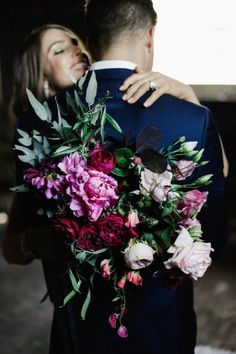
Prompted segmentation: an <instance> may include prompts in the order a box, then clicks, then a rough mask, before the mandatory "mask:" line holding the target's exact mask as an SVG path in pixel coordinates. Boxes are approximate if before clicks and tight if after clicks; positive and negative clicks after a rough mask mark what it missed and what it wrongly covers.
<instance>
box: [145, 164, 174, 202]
mask: <svg viewBox="0 0 236 354" xmlns="http://www.w3.org/2000/svg"><path fill="white" fill-rule="evenodd" d="M171 180H172V173H171V172H169V171H165V172H163V173H161V174H159V173H154V172H152V171H150V170H148V169H147V168H145V169H144V171H142V172H141V183H140V190H141V192H142V193H143V194H144V195H145V194H151V196H152V198H153V199H154V200H155V201H156V202H158V203H162V202H164V201H165V200H166V198H167V194H168V192H169V190H170V187H171Z"/></svg>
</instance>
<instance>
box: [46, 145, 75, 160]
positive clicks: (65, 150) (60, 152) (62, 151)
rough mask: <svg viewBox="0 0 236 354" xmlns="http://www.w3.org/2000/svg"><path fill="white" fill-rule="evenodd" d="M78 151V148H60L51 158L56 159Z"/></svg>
mask: <svg viewBox="0 0 236 354" xmlns="http://www.w3.org/2000/svg"><path fill="white" fill-rule="evenodd" d="M78 150H79V146H74V147H70V146H61V147H60V148H58V149H57V150H56V151H55V152H54V153H53V154H52V157H58V156H63V155H67V154H72V153H73V152H75V151H78Z"/></svg>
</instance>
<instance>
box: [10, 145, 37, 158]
mask: <svg viewBox="0 0 236 354" xmlns="http://www.w3.org/2000/svg"><path fill="white" fill-rule="evenodd" d="M15 150H19V151H22V152H23V153H24V154H25V155H28V156H30V157H31V158H35V153H34V151H32V150H31V149H28V148H27V147H24V146H21V145H15Z"/></svg>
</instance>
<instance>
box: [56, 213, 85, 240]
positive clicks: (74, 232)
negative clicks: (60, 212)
mask: <svg viewBox="0 0 236 354" xmlns="http://www.w3.org/2000/svg"><path fill="white" fill-rule="evenodd" d="M52 222H53V225H54V227H55V229H56V230H58V231H60V232H61V233H63V234H65V235H67V236H68V235H69V236H71V237H73V238H77V237H78V236H79V232H80V228H79V224H78V222H77V221H75V220H73V219H68V218H61V219H57V220H53V221H52Z"/></svg>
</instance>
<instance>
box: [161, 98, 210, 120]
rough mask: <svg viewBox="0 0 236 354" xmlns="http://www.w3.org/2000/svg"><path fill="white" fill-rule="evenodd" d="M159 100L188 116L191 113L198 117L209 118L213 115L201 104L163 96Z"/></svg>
mask: <svg viewBox="0 0 236 354" xmlns="http://www.w3.org/2000/svg"><path fill="white" fill-rule="evenodd" d="M159 100H160V103H161V104H163V105H165V106H171V107H172V108H175V109H177V110H178V111H182V112H187V113H188V114H189V113H191V114H194V115H196V116H198V117H200V116H202V117H207V116H209V115H211V112H210V110H209V108H208V107H206V106H204V105H201V104H196V103H192V102H189V101H186V100H183V99H180V98H177V97H174V96H171V95H166V94H165V95H162V96H161V97H160V98H159Z"/></svg>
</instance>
